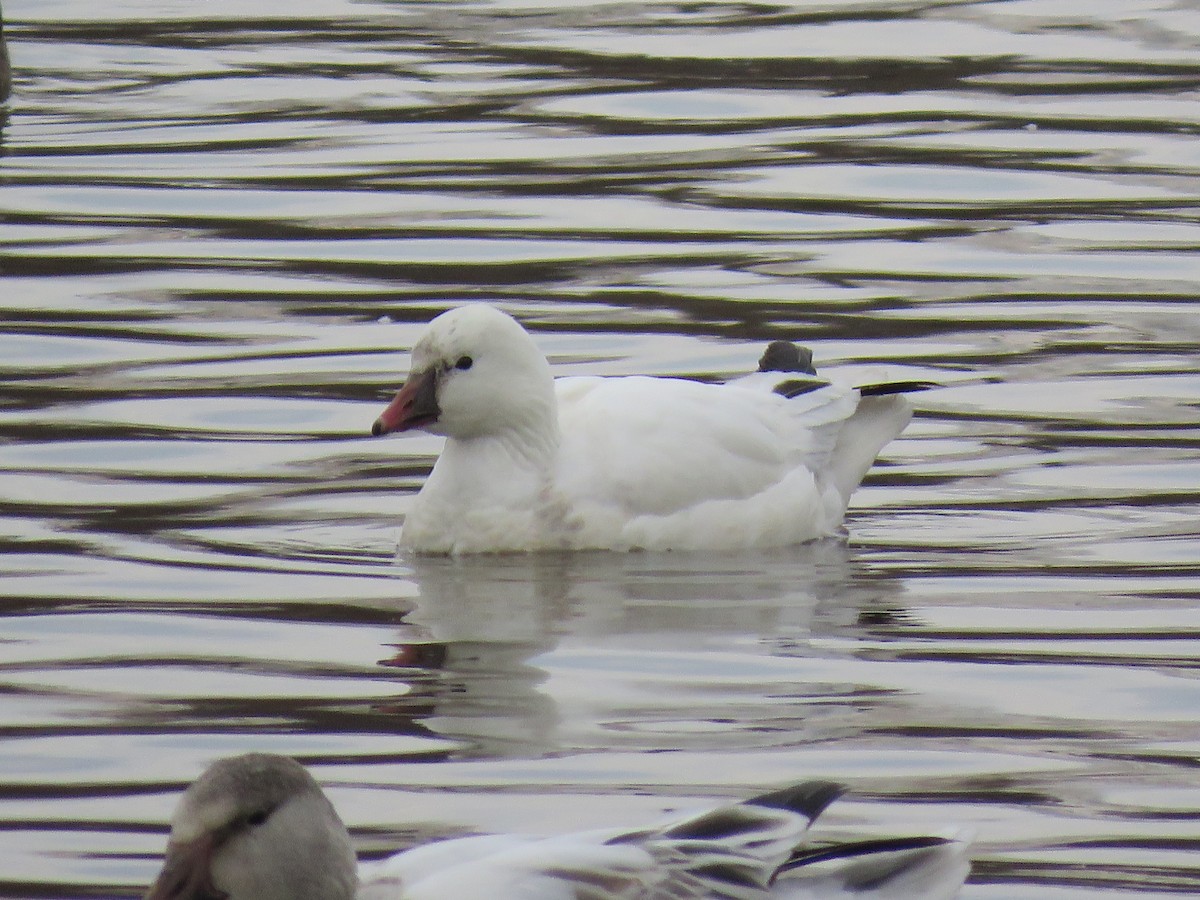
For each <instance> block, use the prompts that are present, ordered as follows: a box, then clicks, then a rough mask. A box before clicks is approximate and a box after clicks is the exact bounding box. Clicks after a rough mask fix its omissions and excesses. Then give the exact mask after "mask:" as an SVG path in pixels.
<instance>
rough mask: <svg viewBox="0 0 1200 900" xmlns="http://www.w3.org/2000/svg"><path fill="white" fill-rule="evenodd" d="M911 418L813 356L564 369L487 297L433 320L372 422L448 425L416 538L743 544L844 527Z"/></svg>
mask: <svg viewBox="0 0 1200 900" xmlns="http://www.w3.org/2000/svg"><path fill="white" fill-rule="evenodd" d="M781 381H785V382H786V385H785V386H784V387H782V388H780V387H779V383H780V382H781ZM879 393H882V392H879ZM910 415H911V410H910V407H909V405H908V403H907V402H906V401H905V400H904V399H903V398H902V397H899V396H896V395H894V394H891V393H887V394H884V395H881V396H865V395H864V392H863V391H860V390H858V389H855V388H852V387H847V386H843V385H836V384H832V383H830V382H827V381H824V380H821V379H818V378H816V377H815V376H813V375H810V374H807V373H806V372H805V371H804V370H801V371H800V372H797V373H789V374H787V375H782V376H778V377H777V376H776V375H775V373H770V374H769V375H768V374H765V373H764V374H763V375H762V376H752V377H751V378H748V379H745V380H739V381H734V382H730V383H729V384H724V385H714V384H703V383H700V382H695V381H688V380H684V379H678V378H649V377H643V376H632V377H621V378H601V377H569V378H559V379H557V380H556V379H554V378H553V376H552V375H551V372H550V366H549V364H548V363H547V361H546V359H545V357H544V356H543V355H542V353H541V352H540V351H539V350H538V348H537V346H536V345H535V344H534V342H533V340H532V338H530V336H529V335H528V333H526V331H525V330H524V329H523V328H522V327H521V326H520V325H519V324H517V322H516V321H515V320H513V319H512V318H510V317H509V316H507V315H505V314H504V313H502V312H500V311H499V310H496V309H494V308H492V307H490V306H486V305H484V304H475V305H472V306H465V307H459V308H457V309H453V310H450V311H449V312H446V313H443V314H442V315H440V316H438V317H437V318H435V319H434V320H433V321H432V322H430V324H429V326H428V329H427V330H426V332H425V333H424V335H423V336H422V337H421V338H420V340H419V341H418V342H417V344H416V346H415V347H414V348H413V354H412V371H411V374H410V375H409V378H408V380H407V382H406V383H405V385H404V387H403V388H402V389H401V390H400V392H399V393H398V394H397V395H396V399H395V400H393V401H392V403H391V405H389V406H388V408H387V409H386V410H385V411H384V413H383V414H382V415H381V416H380V417H379V419H378V420H377V421H376V423H375V427H374V429H373V431H374V433H375V434H377V435H378V434H386V433H388V432H392V431H405V430H407V429H410V428H422V429H425V430H427V431H431V432H433V433H435V434H443V435H445V436H446V437H447V441H446V446H445V448H444V450H443V451H442V455H441V457H440V458H439V459H438V461H437V464H436V465H435V466H434V469H433V472H432V473H431V474H430V476H429V479H428V481H427V482H426V483H425V486H424V487H423V488H422V490H421V492H420V494H419V495H418V497H417V498H416V500H415V502H414V503H413V506H412V508H411V510H410V512H409V514H408V517H407V521H406V522H405V526H404V532H403V535H402V538H401V541H402V543H403V544H404V545H406V546H408V547H411V548H412V549H414V550H417V551H421V552H431V553H463V552H468V553H469V552H488V551H502V550H541V549H611V550H628V549H652V550H665V549H736V548H752V547H758V548H761V547H774V546H783V545H787V544H795V543H800V542H802V541H807V540H812V539H814V538H819V537H823V536H826V535H829V534H832V533H833V532H834V531H836V529H837V528H838V526H839V525H840V524H841V521H842V516H843V515H844V513H845V509H846V503H847V501H848V500H849V497H850V494H851V492H852V491H853V490H854V488H855V487H857V486H858V484H859V482H860V481H861V480H862V477H863V475H864V474H866V471H867V469H868V468H869V467H870V465H871V463H872V462H873V461H874V459H875V456H876V455H877V454H878V453H879V451H880V450H881V449H882V448H883V446H884V445H885V444H887V443H888V442H889V441H890V440H891V439H892V438H894V437H895V436H896V435H897V434H899V433H900V431H901V430H902V429H903V428H904V425H905V424H906V423H907V422H908V419H909V417H910Z"/></svg>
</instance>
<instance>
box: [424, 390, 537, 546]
mask: <svg viewBox="0 0 1200 900" xmlns="http://www.w3.org/2000/svg"><path fill="white" fill-rule="evenodd" d="M550 411H551V412H552V413H553V414H552V415H548V416H547V415H530V416H528V417H527V418H526V419H525V421H523V422H521V423H514V424H510V425H509V427H506V428H504V429H503V430H501V431H498V432H496V433H492V434H487V435H481V436H477V437H470V438H464V437H451V438H448V439H447V440H446V446H445V448H444V449H443V450H442V454H441V456H440V457H438V461H437V463H436V464H435V465H434V467H433V472H431V473H430V475H429V478H428V480H427V481H426V482H425V486H424V487H423V488H422V489H421V493H420V494H419V495H418V496H417V498H416V500H415V501H414V502H413V506H412V508H411V509H410V510H409V513H408V516H407V519H406V521H405V524H404V532H403V535H402V538H401V542H402V543H403V544H404V545H406V546H408V547H411V548H413V549H415V550H421V551H429V552H454V551H456V550H457V551H462V550H471V549H480V546H487V547H490V548H496V547H503V546H509V547H512V548H513V549H528V547H530V546H533V545H540V544H541V543H542V536H541V534H540V528H541V511H542V509H543V508H544V506H545V504H546V502H547V488H548V486H549V485H551V484H552V483H553V478H554V469H555V461H556V457H557V455H558V447H559V429H558V421H557V409H556V408H554V407H551V410H550ZM463 541H470V546H468V545H466V544H464V543H463ZM477 544H478V545H479V546H476V545H477Z"/></svg>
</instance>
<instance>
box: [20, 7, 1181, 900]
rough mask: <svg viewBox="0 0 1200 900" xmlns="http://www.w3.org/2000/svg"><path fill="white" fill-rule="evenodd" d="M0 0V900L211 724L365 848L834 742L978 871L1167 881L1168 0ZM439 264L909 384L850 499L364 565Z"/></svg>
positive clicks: (688, 333)
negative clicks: (613, 541) (800, 349)
mask: <svg viewBox="0 0 1200 900" xmlns="http://www.w3.org/2000/svg"><path fill="white" fill-rule="evenodd" d="M4 6H5V13H6V14H7V16H8V19H9V21H8V28H7V31H8V35H9V39H10V43H11V54H12V59H13V65H14V97H13V99H12V101H11V103H10V106H9V112H8V117H7V120H6V121H5V122H4V126H3V132H2V135H0V138H2V141H3V144H2V151H3V156H2V157H0V243H2V256H0V310H2V316H3V322H4V328H3V335H2V336H0V373H2V374H3V377H4V382H5V390H4V392H3V395H2V400H0V503H2V509H0V529H2V531H0V534H3V545H2V546H3V548H4V553H3V554H2V555H0V573H3V576H4V577H3V579H2V580H0V612H2V614H3V631H2V632H0V635H2V637H0V639H2V641H3V652H2V654H0V734H2V735H3V737H4V740H3V741H0V896H3V897H7V898H14V897H97V896H131V895H136V894H137V893H138V891H139V889H140V888H141V887H142V886H144V885H145V884H146V882H147V881H148V880H149V878H150V876H151V874H152V872H153V871H154V869H155V865H156V860H157V858H158V854H159V853H160V852H161V848H162V844H163V835H164V829H165V822H166V818H167V816H168V814H169V811H170V808H171V806H172V804H173V802H174V798H175V796H176V794H177V791H178V789H179V787H180V786H181V785H182V784H183V783H184V782H186V781H187V780H189V779H190V778H191V777H193V776H194V775H195V774H196V773H197V771H198V770H199V769H200V767H201V766H202V765H203V764H204V763H205V762H206V761H208V760H210V759H211V758H213V757H214V756H216V755H219V754H223V753H230V752H237V751H241V750H245V749H252V748H257V749H270V750H276V751H282V752H287V753H292V754H296V755H298V756H300V757H301V758H302V759H304V760H305V761H306V762H308V763H310V764H312V765H313V766H314V768H315V770H316V772H317V774H318V777H319V778H320V779H321V780H322V781H323V782H325V783H327V784H329V785H331V786H332V791H331V793H332V795H333V798H334V800H335V802H336V803H337V804H338V805H339V807H340V808H341V809H342V810H343V813H344V816H345V818H346V820H347V822H348V823H349V824H350V825H351V826H352V829H353V831H354V833H355V836H356V840H357V842H358V846H359V848H360V850H361V851H362V852H364V853H366V854H371V853H374V852H378V851H380V850H382V849H384V848H391V847H398V846H403V845H407V844H409V843H410V842H412V841H413V840H415V839H419V838H423V837H428V836H433V835H444V834H453V833H458V832H462V831H469V830H477V829H492V828H524V829H530V830H545V831H553V830H557V829H560V828H566V827H572V826H578V825H583V824H598V823H613V822H619V821H638V820H643V819H646V818H649V817H651V816H653V815H656V814H657V813H658V812H660V811H662V810H664V809H667V808H677V807H680V806H684V805H687V804H690V803H692V802H695V801H696V800H698V799H700V798H711V797H716V796H732V795H736V794H739V793H742V792H744V791H748V790H752V789H758V788H762V787H766V786H772V785H776V784H779V783H782V782H785V781H789V780H796V779H802V778H805V777H812V776H821V777H832V778H836V779H840V780H843V781H845V782H846V783H847V784H848V785H849V786H850V787H851V789H852V792H853V793H852V798H851V800H850V801H848V802H845V803H840V804H838V806H837V807H835V808H834V809H833V810H831V812H830V822H831V824H832V825H834V826H847V827H862V828H864V829H867V830H871V831H886V830H887V829H889V828H892V827H896V828H910V827H918V828H921V827H926V828H928V827H941V826H943V825H948V824H955V825H961V826H968V827H971V828H973V829H974V830H975V832H976V834H977V838H978V843H977V847H976V851H975V868H974V873H973V876H972V881H971V884H970V885H969V886H968V888H967V889H966V891H965V892H964V896H966V897H973V898H989V897H1021V898H1067V897H1072V898H1074V897H1088V896H1095V895H1096V894H1097V893H1099V892H1101V891H1107V892H1108V893H1106V894H1105V895H1106V896H1114V897H1115V896H1121V895H1133V894H1138V895H1142V894H1145V893H1155V892H1160V893H1164V894H1170V893H1197V892H1200V864H1198V863H1197V862H1196V860H1197V856H1196V850H1197V848H1198V847H1200V830H1198V828H1197V821H1198V818H1197V817H1198V815H1200V787H1198V786H1197V780H1196V774H1195V773H1196V760H1197V756H1198V754H1200V727H1198V726H1197V718H1198V716H1197V711H1198V710H1200V681H1198V680H1197V678H1196V672H1197V666H1198V663H1200V654H1198V651H1197V647H1198V646H1200V645H1198V644H1197V640H1196V639H1197V637H1200V606H1198V604H1197V599H1198V598H1200V566H1198V564H1197V563H1198V561H1200V525H1198V524H1197V522H1198V521H1200V519H1198V516H1197V512H1198V499H1200V462H1198V461H1197V460H1198V454H1197V449H1198V447H1200V374H1197V367H1196V348H1197V345H1198V344H1200V314H1198V311H1197V306H1196V302H1195V297H1196V295H1197V284H1198V283H1200V261H1198V260H1200V256H1198V255H1197V250H1198V249H1200V231H1197V224H1198V223H1197V219H1198V218H1200V201H1198V200H1197V197H1200V179H1198V177H1197V176H1198V174H1200V141H1198V140H1197V132H1198V131H1200V104H1198V103H1197V100H1198V99H1200V98H1198V88H1200V49H1198V48H1200V9H1198V8H1197V7H1196V5H1195V4H1194V3H1190V2H1178V3H1173V2H1166V0H1163V2H1155V0H1147V2H1132V3H1131V2H1120V3H1117V2H1109V0H1100V2H1096V3H1090V4H1086V5H1084V4H1075V3H1065V2H1059V0H1014V2H993V3H957V2H927V3H921V2H916V3H908V2H894V3H888V2H874V3H872V2H867V3H861V4H849V3H836V2H830V0H825V2H820V0H814V2H796V3H791V4H779V3H762V4H737V3H711V4H709V3H705V4H690V3H637V4H620V3H611V4H595V3H592V4H584V3H580V4H562V5H560V6H558V7H554V6H550V5H541V4H539V3H521V2H509V3H506V2H496V3H485V2H478V3H403V2H385V0H364V2H351V0H297V2H293V3H290V4H287V5H286V7H280V8H279V11H274V12H254V13H253V14H252V15H251V16H249V17H248V16H247V15H246V10H247V9H248V8H249V5H248V4H244V3H238V2H234V0H209V2H205V3H203V4H177V3H170V2H167V0H114V2H112V3H105V4H90V3H84V2H82V0H7V2H6V3H5V4H4ZM1085 10H1086V11H1085ZM475 299H491V300H494V301H497V302H499V303H500V304H501V305H503V306H504V308H506V309H508V310H510V311H512V312H513V313H515V314H517V315H519V316H520V317H521V318H522V319H523V320H524V321H525V322H526V323H527V324H528V325H529V327H530V328H531V330H533V331H534V333H535V334H536V336H537V337H538V340H539V342H540V343H541V344H542V346H543V347H544V348H545V349H546V351H547V353H548V354H549V355H550V356H551V358H552V360H553V362H554V363H555V365H556V368H557V370H558V371H559V372H562V373H579V372H587V373H626V372H648V373H660V374H674V375H687V376H701V377H712V376H724V375H728V374H733V373H736V372H739V371H742V370H744V369H746V368H747V367H751V366H753V364H754V361H755V360H756V359H757V357H758V354H759V352H760V350H761V345H762V343H763V342H764V341H765V340H767V339H769V338H774V337H788V338H793V339H798V340H802V341H804V342H806V343H808V344H810V345H812V346H813V347H814V348H815V351H816V357H817V360H818V363H819V364H820V365H822V366H823V367H824V368H828V369H836V368H845V367H848V366H861V365H883V366H885V367H886V369H887V371H888V372H889V373H893V374H899V375H901V376H903V377H920V378H934V379H936V380H938V381H940V382H942V383H943V384H945V385H946V387H945V388H944V389H942V390H939V391H936V392H929V393H926V394H923V395H921V396H920V397H919V399H918V404H919V411H918V418H917V419H916V420H915V421H914V423H913V425H912V426H910V428H909V430H908V431H907V432H906V433H905V435H904V436H903V438H902V439H901V440H898V441H897V442H895V443H894V444H892V445H891V447H890V448H888V450H887V451H886V452H885V456H884V459H883V460H882V461H881V464H880V465H879V466H878V467H877V468H876V469H875V470H874V472H873V474H872V476H871V477H870V479H869V481H868V483H867V485H866V486H865V487H864V488H863V489H862V490H861V491H860V493H859V494H858V495H857V497H856V499H855V501H854V503H853V506H852V510H851V514H850V516H849V518H848V534H849V537H848V539H847V540H846V541H845V542H828V543H824V544H819V545H816V546H812V547H804V548H798V549H793V550H789V551H786V552H780V553H772V554H768V555H750V556H729V557H717V558H713V557H702V558H696V557H692V556H689V555H686V554H679V555H665V556H655V555H637V554H635V555H631V556H615V557H614V556H611V555H606V554H581V555H579V556H576V557H571V558H558V557H551V558H533V559H527V558H514V559H493V560H482V561H472V562H461V563H453V562H447V561H436V560H430V561H424V562H420V563H418V562H415V561H413V560H411V559H405V558H401V559H399V560H395V559H394V558H393V552H394V549H395V543H396V537H397V533H398V529H399V522H400V519H401V516H402V514H403V512H404V510H405V508H406V506H407V504H408V502H409V501H410V500H411V498H412V496H413V494H414V492H415V491H416V489H417V488H418V487H419V485H420V483H421V480H422V478H423V477H424V475H425V473H426V472H427V471H428V468H429V466H430V465H431V463H432V460H433V458H434V456H435V454H436V452H437V447H438V444H437V442H436V440H435V439H433V438H429V437H414V438H411V439H403V438H401V439H395V440H371V439H370V438H368V437H367V432H368V429H369V426H370V423H371V422H372V420H373V419H374V418H375V416H376V415H377V413H378V411H379V409H380V406H381V402H382V401H383V400H384V398H386V397H387V396H388V395H389V393H390V392H391V391H392V390H394V389H395V387H396V386H397V385H398V384H399V382H400V380H401V378H402V376H403V373H404V371H405V369H406V366H407V359H406V357H405V355H404V353H403V351H404V350H405V349H406V348H408V347H410V346H411V343H412V341H413V338H414V335H415V334H416V333H417V331H418V329H419V325H420V323H422V322H424V321H425V320H427V319H428V318H430V317H431V316H432V315H433V314H435V313H436V312H437V311H439V310H441V309H443V308H445V307H447V306H450V305H454V304H456V303H460V302H463V301H469V300H475Z"/></svg>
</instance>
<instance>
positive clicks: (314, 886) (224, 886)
mask: <svg viewBox="0 0 1200 900" xmlns="http://www.w3.org/2000/svg"><path fill="white" fill-rule="evenodd" d="M839 793H840V789H839V788H838V787H837V786H836V785H833V784H830V783H828V782H822V781H812V782H807V783H804V784H799V785H796V786H794V787H791V788H785V789H784V790H780V791H774V792H772V793H769V794H763V795H761V796H758V797H755V798H752V799H750V800H747V801H745V802H743V803H737V804H731V805H728V806H723V807H718V808H717V809H715V810H711V811H707V812H703V813H700V814H698V815H693V816H690V817H686V818H682V819H678V820H674V821H670V822H667V823H665V824H662V825H659V826H651V827H647V828H638V829H632V830H613V831H589V832H579V833H574V834H568V835H563V836H558V837H543V838H538V837H520V836H502V835H489V836H480V837H469V838H458V839H451V840H446V841H440V842H436V843H433V844H428V845H425V846H422V847H418V848H415V849H412V850H407V851H405V852H403V853H398V854H396V855H395V856H392V857H390V858H388V859H385V860H383V861H381V862H378V863H371V864H367V865H364V866H363V867H362V871H361V872H357V871H356V867H355V859H354V853H353V850H352V849H351V845H350V839H349V836H348V835H347V833H346V828H345V826H344V825H343V824H342V821H341V819H339V818H338V815H337V813H336V811H334V808H333V806H332V804H330V802H329V800H328V799H327V798H326V797H325V794H324V793H323V792H322V791H321V788H320V786H319V785H318V784H317V782H316V781H315V780H314V779H313V778H312V776H311V775H310V774H309V773H308V772H307V771H306V770H305V769H304V767H303V766H301V765H300V764H299V763H298V762H296V761H295V760H293V759H290V758H288V757H284V756H275V755H271V754H259V753H251V754H246V755H244V756H237V757H230V758H227V759H222V760H218V761H217V762H215V763H213V764H212V765H211V766H210V767H209V768H208V769H207V770H206V771H205V772H204V773H203V774H202V775H201V776H200V777H199V778H198V779H197V780H196V781H195V782H193V783H192V785H191V786H190V787H189V788H188V789H187V791H186V792H185V793H184V795H183V797H182V798H181V799H180V802H179V805H178V807H177V809H176V812H175V815H174V817H173V818H172V822H171V836H170V839H169V843H168V846H167V854H166V859H165V861H164V864H163V868H162V870H161V872H160V874H159V876H158V878H157V879H156V881H155V883H154V884H153V885H152V886H151V888H150V890H149V892H148V893H147V894H146V900H709V898H713V900H721V898H725V900H761V898H777V900H778V898H783V900H800V898H813V900H816V898H832V897H861V898H878V900H884V898H914V897H921V898H923V900H937V898H948V897H953V896H954V895H955V894H956V893H957V890H958V887H959V886H960V885H961V883H962V881H963V879H964V878H965V877H966V874H967V870H968V868H969V867H968V864H967V862H966V860H965V849H966V847H965V844H963V842H961V841H958V840H955V839H951V838H940V837H916V838H891V839H876V840H868V841H859V842H857V843H850V844H841V845H836V846H833V847H830V846H820V845H818V846H813V847H808V846H806V845H805V843H804V835H805V832H806V830H807V829H808V826H809V825H810V823H811V822H812V820H813V819H815V818H816V817H817V816H818V815H820V813H821V811H822V810H823V809H824V808H825V807H826V806H827V805H828V804H829V803H831V802H832V801H833V800H834V799H835V798H836V797H837V796H838V794H839ZM831 863H834V865H833V866H832V867H831V866H830V864H831Z"/></svg>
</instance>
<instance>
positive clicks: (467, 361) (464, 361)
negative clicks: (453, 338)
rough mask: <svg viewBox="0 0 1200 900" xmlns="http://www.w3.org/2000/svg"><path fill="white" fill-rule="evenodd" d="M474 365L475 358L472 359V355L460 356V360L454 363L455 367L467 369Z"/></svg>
mask: <svg viewBox="0 0 1200 900" xmlns="http://www.w3.org/2000/svg"><path fill="white" fill-rule="evenodd" d="M473 365H475V360H473V359H471V357H469V356H460V357H459V358H458V362H456V363H455V364H454V368H456V369H463V370H466V369H469V368H471V366H473Z"/></svg>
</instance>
